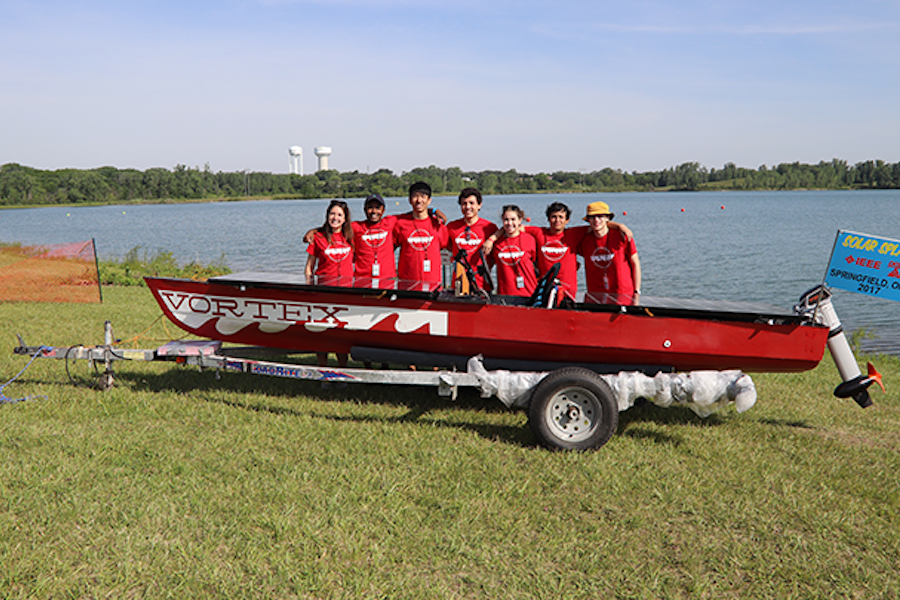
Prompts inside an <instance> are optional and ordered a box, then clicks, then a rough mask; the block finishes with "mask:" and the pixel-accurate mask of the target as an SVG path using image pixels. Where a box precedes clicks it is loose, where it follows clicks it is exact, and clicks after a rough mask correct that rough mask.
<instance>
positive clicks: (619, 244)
mask: <svg viewBox="0 0 900 600" xmlns="http://www.w3.org/2000/svg"><path fill="white" fill-rule="evenodd" d="M614 216H615V215H613V213H612V212H611V211H610V209H609V205H608V204H607V203H606V202H600V201H598V202H591V203H590V204H588V207H587V211H586V214H585V216H584V220H585V221H587V222H588V225H589V228H590V233H588V234H587V235H585V236H584V237H583V238H581V242H579V244H578V254H579V255H580V256H581V257H583V258H584V273H585V280H586V283H587V291H588V293H587V294H586V295H585V302H595V303H598V304H637V302H638V300H639V298H640V294H641V261H640V259H639V258H638V253H637V246H636V245H635V243H634V238H633V237H631V238H630V239H629V238H626V237H625V236H624V235H623V234H622V232H621V231H620V230H618V229H611V228H610V227H609V221H610V220H611V219H612V218H613V217H614Z"/></svg>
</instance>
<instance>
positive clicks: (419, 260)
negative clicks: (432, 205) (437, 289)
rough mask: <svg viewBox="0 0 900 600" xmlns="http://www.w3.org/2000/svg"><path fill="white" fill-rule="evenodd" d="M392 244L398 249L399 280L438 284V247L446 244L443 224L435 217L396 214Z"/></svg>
mask: <svg viewBox="0 0 900 600" xmlns="http://www.w3.org/2000/svg"><path fill="white" fill-rule="evenodd" d="M394 244H395V245H396V246H397V247H399V248H400V256H399V257H398V259H397V278H398V279H400V280H401V281H417V282H424V283H431V284H439V283H441V248H445V247H446V246H447V226H446V225H444V224H443V223H441V222H440V221H439V220H438V219H437V218H436V217H427V218H425V219H413V216H412V213H406V214H403V215H399V216H398V217H397V222H396V223H395V224H394Z"/></svg>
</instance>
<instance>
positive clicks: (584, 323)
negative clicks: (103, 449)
mask: <svg viewBox="0 0 900 600" xmlns="http://www.w3.org/2000/svg"><path fill="white" fill-rule="evenodd" d="M218 279H219V280H216V279H213V280H209V281H206V282H202V281H201V282H198V281H189V280H180V279H164V278H147V284H148V285H149V287H150V289H151V291H152V293H153V295H154V297H155V298H156V300H157V302H158V303H159V305H160V307H161V308H162V310H163V312H164V313H165V314H166V316H167V317H168V318H169V319H170V320H171V321H172V322H173V323H175V324H176V325H178V326H179V327H180V328H182V329H184V330H185V331H187V332H189V333H192V334H195V335H197V336H200V337H205V338H210V339H215V340H221V341H223V342H233V343H237V344H249V345H256V346H266V347H271V348H283V349H286V350H294V351H308V352H342V353H349V352H350V350H351V348H353V347H360V346H365V347H370V348H380V349H386V350H398V351H409V352H422V353H441V354H449V355H459V356H474V355H476V354H482V355H484V356H485V357H488V358H498V359H501V358H502V359H508V360H523V361H547V362H554V363H572V364H586V363H591V364H604V365H652V366H656V367H659V368H671V369H675V370H679V371H681V370H685V371H686V370H705V369H713V370H722V369H741V370H744V371H803V370H807V369H811V368H813V367H815V366H816V365H817V364H818V363H819V361H820V360H821V359H822V355H823V352H824V349H825V345H826V341H827V336H828V329H827V328H825V327H822V326H820V325H814V324H810V323H805V322H802V321H800V320H799V319H797V320H791V319H783V318H778V319H773V318H766V317H765V316H763V315H759V316H758V318H752V316H748V315H746V314H744V315H740V317H737V316H736V317H734V318H730V317H729V316H728V315H723V314H721V313H720V312H717V311H697V310H694V311H687V312H685V311H682V312H680V313H679V312H677V311H675V312H673V311H668V312H667V311H664V310H660V311H657V310H654V309H653V308H649V307H648V308H644V307H627V309H619V308H618V307H590V306H579V307H577V308H574V309H547V308H536V307H526V306H515V305H506V304H502V303H486V302H484V301H477V300H471V299H470V300H468V301H464V300H458V299H455V298H454V297H453V296H452V295H447V294H435V293H432V294H427V293H419V294H416V293H403V292H402V291H396V290H377V289H369V290H364V289H359V288H328V287H322V286H308V285H303V284H290V283H272V284H267V283H265V282H260V281H258V280H257V281H242V280H241V278H240V277H231V278H228V279H224V280H223V278H218Z"/></svg>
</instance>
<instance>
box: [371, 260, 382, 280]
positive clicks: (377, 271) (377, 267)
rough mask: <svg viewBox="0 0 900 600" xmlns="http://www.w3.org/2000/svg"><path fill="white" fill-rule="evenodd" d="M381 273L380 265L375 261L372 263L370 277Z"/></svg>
mask: <svg viewBox="0 0 900 600" xmlns="http://www.w3.org/2000/svg"><path fill="white" fill-rule="evenodd" d="M380 275H381V265H379V264H378V263H375V264H373V265H372V277H378V276H380Z"/></svg>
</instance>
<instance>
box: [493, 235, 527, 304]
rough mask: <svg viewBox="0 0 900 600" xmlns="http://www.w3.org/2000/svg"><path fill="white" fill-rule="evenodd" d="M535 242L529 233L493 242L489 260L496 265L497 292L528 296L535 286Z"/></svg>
mask: <svg viewBox="0 0 900 600" xmlns="http://www.w3.org/2000/svg"><path fill="white" fill-rule="evenodd" d="M536 258H537V243H536V242H535V240H534V237H532V236H531V234H529V233H523V234H520V235H518V236H517V237H514V238H508V237H505V238H503V239H502V240H500V241H498V242H497V243H496V244H494V249H493V250H492V251H491V261H492V262H494V264H496V265H497V293H498V294H504V295H507V296H530V295H531V294H533V293H534V288H536V287H537V275H536V274H535V271H534V265H535V260H536Z"/></svg>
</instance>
